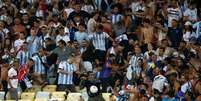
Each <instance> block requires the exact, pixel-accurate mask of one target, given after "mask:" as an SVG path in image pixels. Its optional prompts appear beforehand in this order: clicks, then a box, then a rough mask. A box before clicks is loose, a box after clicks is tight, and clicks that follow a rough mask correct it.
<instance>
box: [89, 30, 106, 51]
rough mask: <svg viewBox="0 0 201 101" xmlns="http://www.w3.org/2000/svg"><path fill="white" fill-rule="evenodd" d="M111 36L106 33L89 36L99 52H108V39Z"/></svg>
mask: <svg viewBox="0 0 201 101" xmlns="http://www.w3.org/2000/svg"><path fill="white" fill-rule="evenodd" d="M109 37H110V36H109V35H108V34H107V33H106V32H102V33H94V34H91V35H89V40H91V41H92V43H93V45H94V47H95V49H98V50H103V51H105V50H106V47H105V46H106V39H108V38H109Z"/></svg>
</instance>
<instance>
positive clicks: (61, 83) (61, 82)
mask: <svg viewBox="0 0 201 101" xmlns="http://www.w3.org/2000/svg"><path fill="white" fill-rule="evenodd" d="M72 63H73V58H69V59H68V60H67V61H63V62H61V63H60V64H59V66H58V73H59V76H58V90H59V91H68V90H69V91H71V92H75V86H74V83H73V72H76V71H77V67H75V65H73V64H72Z"/></svg>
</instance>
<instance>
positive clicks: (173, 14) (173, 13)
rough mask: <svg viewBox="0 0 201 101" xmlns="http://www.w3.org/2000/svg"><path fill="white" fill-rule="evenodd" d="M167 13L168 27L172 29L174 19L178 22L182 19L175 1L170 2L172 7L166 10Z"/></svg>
mask: <svg viewBox="0 0 201 101" xmlns="http://www.w3.org/2000/svg"><path fill="white" fill-rule="evenodd" d="M167 12H168V27H172V20H173V19H176V20H177V21H179V20H180V19H181V18H182V12H181V9H180V8H179V7H178V2H177V0H174V1H173V2H172V6H171V7H169V8H167Z"/></svg>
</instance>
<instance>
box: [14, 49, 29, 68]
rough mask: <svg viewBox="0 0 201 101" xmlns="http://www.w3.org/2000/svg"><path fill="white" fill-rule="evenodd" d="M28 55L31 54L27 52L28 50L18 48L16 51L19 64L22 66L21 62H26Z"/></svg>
mask: <svg viewBox="0 0 201 101" xmlns="http://www.w3.org/2000/svg"><path fill="white" fill-rule="evenodd" d="M30 57H31V55H30V54H29V52H28V51H23V50H20V51H19V52H18V53H17V59H19V61H20V66H22V65H23V64H26V63H27V61H28V59H29V58H30Z"/></svg>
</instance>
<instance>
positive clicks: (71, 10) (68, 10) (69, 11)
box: [64, 8, 74, 17]
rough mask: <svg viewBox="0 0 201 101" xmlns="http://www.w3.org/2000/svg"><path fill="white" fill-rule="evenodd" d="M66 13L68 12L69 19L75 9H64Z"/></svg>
mask: <svg viewBox="0 0 201 101" xmlns="http://www.w3.org/2000/svg"><path fill="white" fill-rule="evenodd" d="M64 11H65V12H66V15H67V17H68V16H69V15H70V13H71V12H73V11H74V9H73V8H66V9H64Z"/></svg>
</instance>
